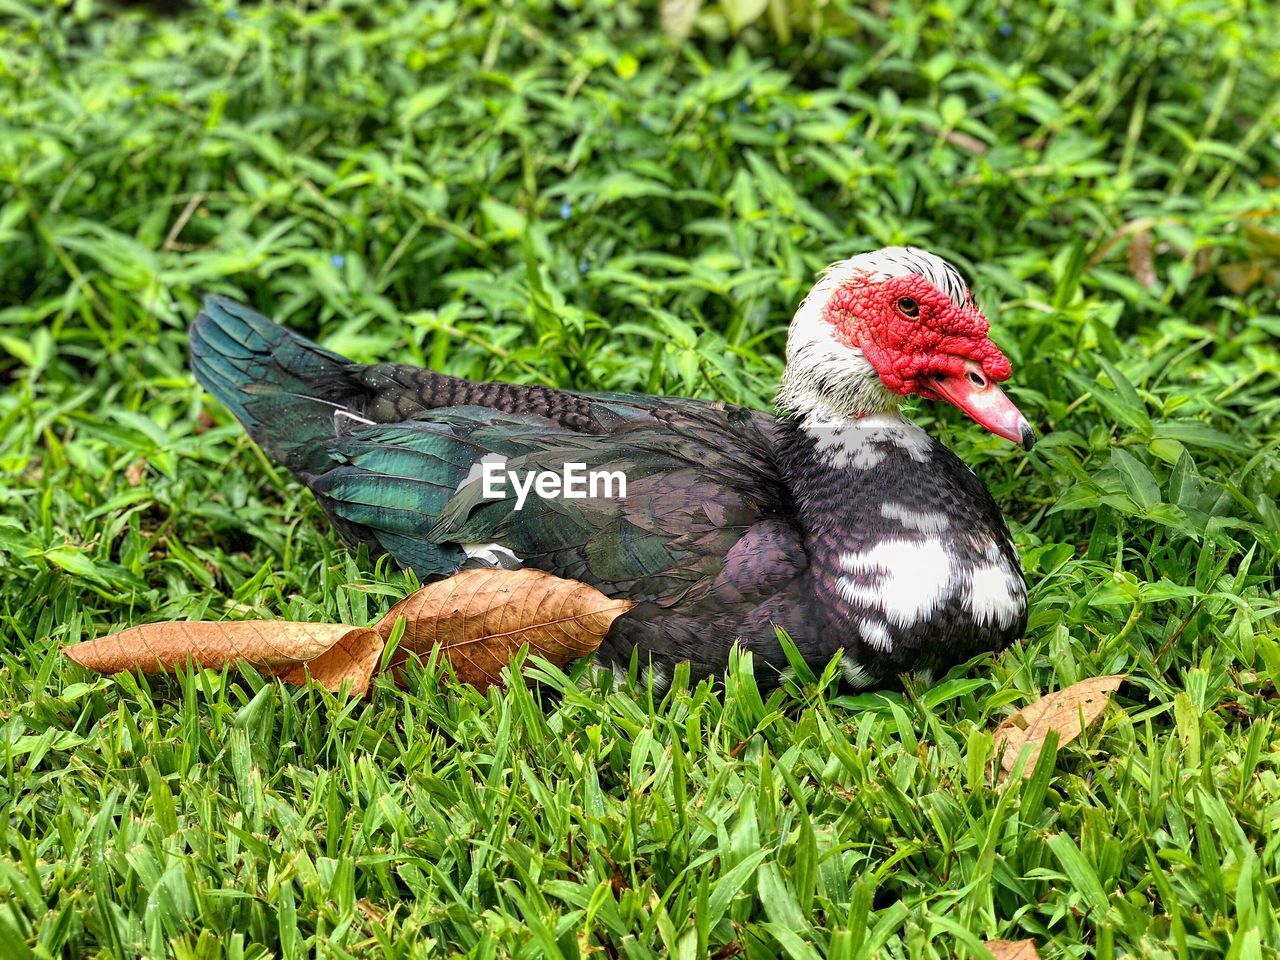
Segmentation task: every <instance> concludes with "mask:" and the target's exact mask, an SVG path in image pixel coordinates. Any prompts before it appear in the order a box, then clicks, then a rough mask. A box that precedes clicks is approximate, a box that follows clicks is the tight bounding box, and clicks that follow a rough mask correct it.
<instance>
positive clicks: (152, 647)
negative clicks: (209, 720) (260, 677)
mask: <svg viewBox="0 0 1280 960" xmlns="http://www.w3.org/2000/svg"><path fill="white" fill-rule="evenodd" d="M370 633H371V634H372V637H371V638H370V637H363V636H357V637H356V639H355V640H349V639H348V637H349V635H362V634H370ZM370 639H372V640H374V641H376V643H377V649H376V651H374V653H373V657H372V662H373V663H375V664H376V663H377V660H378V655H379V654H380V653H381V652H382V647H383V644H384V643H385V641H384V639H383V637H382V636H381V635H380V634H377V633H375V632H372V631H369V630H364V629H361V628H353V627H349V626H347V625H346V624H342V623H295V622H292V621H289V620H224V621H218V622H213V621H208V620H196V621H190V622H187V621H165V622H163V623H144V624H142V625H141V626H138V627H130V628H129V629H128V630H121V631H120V632H119V633H113V634H110V635H109V636H106V637H99V638H98V639H96V640H88V641H85V642H84V643H77V644H73V645H72V646H69V647H63V648H62V652H63V653H65V654H66V655H67V656H68V657H70V658H71V659H72V660H74V661H75V662H76V663H78V664H80V666H82V667H85V668H87V669H89V670H94V671H97V672H98V673H121V672H122V671H125V670H135V669H136V670H141V671H142V672H143V673H164V672H165V671H168V670H173V669H174V668H176V667H181V666H185V665H187V664H188V663H194V664H195V665H196V666H200V667H212V668H214V669H218V668H221V667H223V666H225V665H227V664H230V663H248V664H251V665H252V666H253V667H255V668H256V669H258V670H260V671H261V672H263V673H269V674H273V675H280V676H282V677H284V678H285V679H292V680H294V681H295V682H302V681H301V678H302V677H303V676H304V675H305V672H306V671H305V668H306V667H307V666H308V665H309V664H310V663H313V662H314V663H316V664H317V666H316V668H315V671H313V674H312V675H313V676H315V677H316V680H317V681H319V682H321V683H323V684H324V686H325V687H326V688H327V689H329V690H336V689H338V687H340V686H341V685H342V680H343V679H350V680H351V681H352V688H353V689H354V690H356V691H357V692H360V693H363V692H364V691H365V690H366V689H367V688H368V686H369V677H370V675H371V673H372V670H371V669H370V670H369V671H366V672H364V673H363V675H362V674H361V673H360V671H359V670H358V669H357V670H355V671H354V672H350V673H348V674H345V675H343V676H339V675H338V674H337V671H335V670H334V667H333V664H334V662H335V659H336V658H339V657H341V654H340V653H333V654H332V655H331V651H334V649H335V648H337V649H338V650H346V651H350V652H351V653H353V654H354V653H355V652H356V651H355V649H354V647H353V646H352V644H353V643H356V642H364V643H368V642H369V641H370ZM366 657H367V654H366ZM351 659H352V662H353V663H357V662H361V658H360V657H357V656H353V657H352V658H351Z"/></svg>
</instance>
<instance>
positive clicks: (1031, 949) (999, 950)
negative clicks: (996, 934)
mask: <svg viewBox="0 0 1280 960" xmlns="http://www.w3.org/2000/svg"><path fill="white" fill-rule="evenodd" d="M983 946H984V947H986V948H987V949H988V950H990V951H991V955H992V956H993V957H995V958H996V960H1040V953H1039V951H1037V950H1036V942H1035V941H1034V940H988V941H987V942H986V943H984V944H983Z"/></svg>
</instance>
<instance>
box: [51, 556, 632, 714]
mask: <svg viewBox="0 0 1280 960" xmlns="http://www.w3.org/2000/svg"><path fill="white" fill-rule="evenodd" d="M633 606H634V604H633V603H632V602H631V601H629V600H614V599H610V598H609V597H606V596H605V595H604V594H602V593H601V592H600V591H599V590H596V589H595V588H594V587H591V586H588V585H587V584H585V583H579V582H578V581H576V580H563V579H561V578H559V577H555V576H552V575H551V574H548V573H543V572H542V571H540V570H464V571H462V572H461V573H458V574H456V575H454V576H452V577H449V578H447V579H445V580H440V581H438V582H436V583H432V584H430V585H428V586H426V587H423V588H422V589H421V590H419V591H417V592H416V593H414V594H412V595H410V596H409V597H406V598H405V599H404V600H402V601H400V603H398V604H396V605H395V606H394V607H392V608H391V609H390V610H389V611H388V612H387V614H386V615H385V616H384V617H383V618H382V619H381V620H379V621H378V622H377V623H376V624H374V625H372V626H370V627H351V626H348V625H346V624H341V623H294V622H289V621H277V620H240V621H235V620H230V621H223V622H217V623H214V622H208V621H197V622H174V621H170V622H165V623H148V624H143V625H142V626H138V627H131V628H129V629H128V630H122V631H120V632H119V633H114V634H111V635H109V636H106V637H99V638H98V639H96V640H89V641H86V642H84V643H78V644H74V645H72V646H69V647H64V648H63V653H65V654H66V655H67V656H68V657H70V658H71V659H72V660H74V661H75V662H76V663H78V664H80V665H81V666H83V667H85V668H87V669H89V670H94V671H97V672H99V673H119V672H121V671H124V670H134V669H137V670H141V671H143V672H144V673H159V672H164V671H167V670H172V669H174V668H175V667H179V666H183V665H185V664H188V663H194V664H196V665H197V666H201V667H213V668H219V667H222V666H225V665H227V664H234V663H248V664H251V665H253V666H254V667H255V668H257V669H258V670H261V671H262V672H264V673H269V674H272V675H274V676H278V677H280V678H281V679H282V680H284V681H286V682H288V683H303V682H305V681H306V679H307V678H308V677H310V678H311V679H313V680H315V681H316V682H317V683H320V684H322V685H323V686H324V687H325V688H326V689H328V690H337V689H339V688H341V686H342V685H343V684H344V683H346V682H350V684H351V689H352V691H353V692H354V693H357V694H360V693H364V692H365V691H366V690H367V689H368V687H369V682H370V679H371V678H372V676H373V673H374V671H375V670H376V669H377V668H378V664H379V662H380V660H381V658H382V652H383V649H384V648H385V647H386V643H387V640H388V638H389V637H390V636H391V631H392V630H393V629H394V627H395V625H396V622H397V621H398V620H399V619H400V618H401V617H403V618H404V619H405V621H406V622H405V631H404V636H403V638H402V640H401V644H400V647H399V648H398V650H397V653H396V657H395V658H394V659H393V662H392V664H391V666H392V667H401V666H402V665H403V664H404V662H405V660H407V659H408V657H409V655H410V654H415V653H416V654H422V655H425V654H427V653H428V652H430V650H431V649H433V648H435V647H439V648H440V650H441V653H442V654H443V655H444V656H445V657H446V658H447V659H448V660H449V661H450V663H452V664H453V667H454V671H455V672H456V673H457V675H458V678H459V679H460V680H462V681H463V682H465V683H470V684H473V685H474V686H476V687H478V688H479V689H481V690H483V689H485V688H487V687H488V686H490V685H491V684H494V683H500V682H501V680H502V668H503V667H505V666H506V665H507V664H508V663H509V662H510V661H511V657H512V656H513V655H514V654H515V652H516V651H517V650H519V649H520V647H522V646H523V645H525V644H528V646H529V649H530V650H531V651H532V652H533V653H536V654H538V655H539V656H542V657H545V658H546V659H547V660H550V661H551V662H553V663H555V664H557V665H561V666H563V665H564V664H566V663H568V662H569V661H571V660H575V659H577V658H578V657H583V656H586V655H587V654H589V653H592V652H593V651H594V650H595V649H596V648H597V647H599V646H600V642H601V641H602V640H603V639H604V635H605V634H606V633H608V631H609V627H610V626H612V625H613V621H614V620H616V619H617V618H618V617H620V616H621V615H622V614H624V613H626V612H627V611H628V610H630V609H631V608H632V607H633Z"/></svg>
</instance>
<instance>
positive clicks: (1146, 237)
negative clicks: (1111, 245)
mask: <svg viewBox="0 0 1280 960" xmlns="http://www.w3.org/2000/svg"><path fill="white" fill-rule="evenodd" d="M1129 272H1130V273H1131V274H1133V278H1134V279H1135V280H1137V281H1138V282H1139V283H1140V284H1142V285H1143V286H1144V287H1146V288H1147V289H1148V290H1150V289H1151V288H1152V287H1154V286H1155V285H1156V263H1155V257H1154V256H1153V255H1152V253H1151V231H1150V230H1139V231H1137V232H1135V233H1134V235H1133V236H1132V237H1131V238H1130V240H1129Z"/></svg>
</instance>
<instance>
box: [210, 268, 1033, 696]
mask: <svg viewBox="0 0 1280 960" xmlns="http://www.w3.org/2000/svg"><path fill="white" fill-rule="evenodd" d="M987 331H988V324H987V321H986V319H985V317H984V316H983V315H982V313H981V312H980V311H979V310H978V309H977V307H976V306H975V304H974V302H973V299H972V297H971V295H970V293H969V289H968V287H967V285H966V284H965V282H964V280H963V279H962V278H961V276H960V274H959V273H958V272H957V271H956V269H955V268H954V267H952V266H951V265H950V264H948V263H947V262H946V261H944V260H942V259H941V258H939V257H937V256H935V255H933V254H930V253H928V252H926V251H923V250H920V249H916V248H911V247H890V248H886V249H883V250H879V251H876V252H873V253H865V254H861V255H859V256H855V257H852V258H850V259H848V260H844V261H841V262H838V263H836V264H834V265H832V266H831V267H830V268H828V270H827V271H826V272H825V273H824V274H823V275H822V277H821V278H820V280H819V282H818V283H817V285H816V286H815V287H814V288H813V289H812V291H811V292H810V293H809V294H808V296H807V297H805V299H804V301H803V302H802V303H801V305H800V308H799V310H798V311H797V313H796V314H795V318H794V320H793V321H792V324H791V328H790V333H789V336H788V342H787V362H786V368H785V372H784V375H783V381H782V386H781V390H780V391H779V393H778V397H777V406H778V410H779V415H778V416H772V415H769V414H767V413H763V412H760V411H757V410H753V409H748V408H746V407H738V406H730V405H726V404H723V403H711V402H706V401H700V400H688V399H679V398H671V397H655V396H645V395H640V394H620V393H602V394H592V393H574V392H569V391H564V390H554V389H549V388H547V387H543V386H521V385H515V384H509V383H476V382H472V381H468V380H463V379H459V378H456V377H451V376H446V375H444V374H440V373H435V372H433V371H431V370H424V369H420V368H416V367H412V366H406V365H403V364H395V363H374V364H360V363H353V362H352V361H350V360H348V359H347V358H345V357H343V356H340V355H339V354H336V353H333V352H331V351H329V350H326V349H324V348H323V347H320V346H318V345H316V344H315V343H312V342H311V341H309V340H306V339H304V338H302V337H301V336H298V335H297V334H294V333H291V332H289V331H287V330H285V329H284V328H283V327H280V326H279V325H277V324H275V323H273V322H272V321H270V320H268V319H267V318H266V317H264V316H262V315H261V314H259V313H257V312H255V311H254V310H252V309H250V308H248V307H246V306H243V305H241V304H239V303H236V302H234V301H232V300H229V299H226V298H223V297H219V296H211V297H209V298H208V299H207V300H206V301H205V305H204V310H203V311H202V312H201V313H200V314H199V316H198V317H197V318H196V320H195V322H194V323H193V324H192V326H191V330H190V338H191V362H192V368H193V370H194V372H195V375H196V377H197V379H198V380H199V381H200V383H201V384H203V385H204V386H205V387H206V388H207V389H208V390H209V391H210V392H211V393H213V394H214V395H215V396H216V397H218V399H220V400H221V401H222V402H223V403H224V404H225V405H226V406H227V407H228V408H229V409H230V410H231V411H232V412H233V413H234V414H235V416H236V417H237V418H238V419H239V420H240V422H241V423H242V424H243V425H244V427H245V429H246V430H247V431H248V432H249V435H250V436H251V437H252V438H253V439H254V440H255V441H256V442H257V443H258V444H259V445H260V446H261V447H262V449H263V450H264V451H266V453H267V454H268V455H269V456H271V457H272V458H274V459H275V460H277V461H279V462H280V463H282V464H284V465H285V466H286V467H287V468H288V469H289V470H290V471H291V472H292V473H293V474H294V476H296V477H297V478H298V479H300V480H301V481H302V482H303V483H304V484H306V485H307V486H308V487H309V488H310V489H311V490H312V491H314V493H315V495H316V497H317V498H318V500H319V502H320V504H321V506H322V507H323V508H324V511H325V513H326V514H327V515H328V517H329V518H330V520H331V521H332V523H333V526H334V527H335V528H336V530H337V532H338V534H339V535H340V536H341V537H342V539H343V540H344V541H345V542H346V543H347V544H348V545H350V546H353V547H354V546H356V545H359V544H366V545H368V546H369V547H370V548H371V549H372V550H373V551H374V552H375V553H384V552H385V553H389V554H391V555H392V557H393V558H394V559H395V560H396V561H397V562H399V563H400V564H401V565H402V566H404V567H411V568H413V570H415V571H416V572H417V574H418V575H419V576H420V577H423V578H424V579H425V578H438V577H442V576H447V575H450V574H452V573H453V572H455V571H456V570H458V569H460V568H462V567H464V566H467V565H476V564H487V565H503V566H519V565H526V566H532V567H537V568H539V569H542V570H545V571H548V572H550V573H553V574H556V575H557V576H561V577H566V578H570V579H574V580H580V581H584V582H586V583H589V584H591V585H592V586H594V587H596V588H597V589H599V590H601V591H603V592H604V593H605V594H607V595H609V596H617V597H625V598H628V599H630V600H634V601H637V602H638V605H637V606H636V607H635V608H634V609H633V610H632V611H631V612H630V613H628V614H627V615H625V616H623V617H621V618H619V619H618V620H617V621H616V622H615V623H614V625H613V627H612V629H611V630H610V632H609V634H608V636H607V637H606V639H605V642H604V644H603V645H602V646H601V648H600V651H599V653H598V655H597V657H598V659H599V660H600V662H601V663H602V665H606V666H613V667H615V668H625V667H626V665H627V664H628V663H629V661H630V659H631V657H632V653H633V651H636V652H638V656H639V663H640V665H641V667H642V668H643V669H644V670H645V677H646V678H647V679H649V680H651V681H652V682H653V684H654V685H655V687H657V688H662V687H663V686H665V685H666V684H667V683H668V682H669V680H670V677H671V671H672V669H673V667H674V666H675V664H677V663H678V662H680V661H689V662H690V664H691V669H692V676H693V678H694V679H695V680H697V679H700V678H703V677H706V676H712V675H716V674H720V673H722V672H723V671H724V669H725V667H726V666H727V664H728V661H729V654H730V650H731V648H732V647H733V645H734V644H735V643H736V644H742V645H743V646H745V647H746V648H748V649H750V650H751V651H752V652H753V653H754V658H755V663H756V664H757V672H758V676H759V679H760V680H761V682H762V683H763V684H766V685H768V684H772V683H776V682H777V680H778V677H779V675H780V673H781V671H783V670H784V669H785V668H786V666H787V660H786V657H785V655H784V652H783V650H782V649H781V647H780V644H779V642H778V639H777V635H776V632H775V626H777V627H782V628H785V629H786V630H787V631H788V632H789V634H790V635H791V637H792V638H793V639H794V641H795V643H796V645H797V647H798V649H799V650H800V652H801V653H802V654H803V656H804V657H805V659H806V661H807V662H809V663H810V664H812V665H813V666H814V667H816V668H818V669H821V668H822V667H824V666H825V665H826V663H828V662H829V661H830V659H831V658H832V657H833V656H834V655H835V654H836V653H837V652H840V651H842V660H841V663H842V667H843V674H844V677H845V679H846V680H847V682H848V683H849V684H850V685H851V686H853V687H855V688H858V687H867V686H872V685H876V684H879V683H882V682H884V681H886V680H890V679H892V678H893V677H894V676H895V675H897V674H900V673H906V672H918V673H925V674H936V673H937V672H939V671H945V670H946V669H948V668H950V667H951V666H953V665H955V664H958V663H960V662H963V661H965V660H967V659H969V658H970V657H973V656H975V655H976V654H978V653H980V652H983V651H988V650H998V649H1000V648H1002V647H1003V646H1005V645H1006V644H1008V643H1010V642H1012V641H1014V640H1016V639H1018V638H1019V637H1021V635H1022V632H1023V630H1024V629H1025V626H1026V585H1025V581H1024V580H1023V576H1022V570H1021V565H1020V563H1019V560H1018V556H1017V553H1016V551H1015V548H1014V545H1013V541H1012V539H1011V537H1010V535H1009V531H1008V528H1007V527H1006V525H1005V522H1004V519H1003V518H1002V516H1001V514H1000V510H999V508H998V507H997V506H996V504H995V502H994V501H993V500H992V498H991V495H990V494H989V493H988V492H987V490H986V488H985V487H984V486H983V484H982V483H981V481H979V480H978V478H977V477H976V476H975V475H974V473H973V472H972V471H971V470H970V469H969V468H968V467H967V466H966V465H965V464H964V463H963V462H962V461H960V460H959V459H958V458H957V457H956V456H955V455H954V454H952V453H951V452H950V451H949V450H947V449H946V448H945V447H943V446H942V445H941V444H939V443H938V442H937V441H936V440H934V439H933V438H931V437H930V436H929V435H928V434H926V433H925V432H924V431H923V430H921V429H920V428H919V427H917V426H915V425H914V424H912V423H911V422H909V421H908V420H906V419H905V418H903V417H902V416H901V415H900V413H899V412H898V407H899V403H900V400H901V399H902V397H904V396H906V395H909V394H913V393H914V394H919V395H921V396H923V397H926V398H929V399H935V400H945V401H947V402H949V403H951V404H953V405H955V406H956V407H959V408H960V409H961V410H962V411H964V412H965V413H966V414H968V415H969V416H970V417H972V418H973V419H974V420H976V421H977V422H978V423H980V424H982V425H983V426H984V427H986V428H987V429H988V430H991V431H992V432H993V433H996V434H998V435H1000V436H1002V437H1006V438H1008V439H1010V440H1013V441H1015V442H1018V443H1021V444H1022V445H1023V446H1024V447H1026V448H1028V449H1029V448H1030V446H1031V444H1032V443H1034V440H1035V437H1034V434H1033V432H1032V430H1031V427H1030V425H1029V424H1028V423H1027V420H1026V418H1024V417H1023V416H1022V414H1021V413H1020V412H1019V411H1018V409H1017V407H1015V406H1014V405H1013V403H1012V402H1011V401H1010V400H1009V399H1008V398H1007V397H1006V396H1005V394H1004V393H1003V392H1002V391H1001V390H1000V388H999V387H997V386H996V383H997V382H998V381H1002V380H1005V379H1007V378H1008V376H1009V374H1010V364H1009V361H1008V360H1007V359H1006V358H1005V356H1004V355H1003V354H1002V353H1001V352H1000V350H999V349H998V348H997V347H996V345H995V344H994V343H992V342H991V340H990V339H988V336H987ZM565 464H578V465H581V466H580V467H579V468H578V469H579V470H581V469H585V470H586V471H595V472H608V473H613V474H621V475H622V476H623V477H625V496H623V495H620V494H621V491H620V490H617V489H615V490H608V489H602V488H601V487H597V488H596V489H594V490H592V491H591V494H592V495H589V496H587V497H585V498H576V499H572V498H569V497H565V496H545V495H540V494H543V493H545V491H544V490H541V489H539V490H530V488H529V487H528V485H527V484H528V481H526V482H525V488H524V491H525V496H524V497H520V496H518V489H517V487H518V486H519V484H520V479H519V478H520V477H521V476H525V477H528V476H533V475H535V474H536V473H537V472H549V473H552V474H556V475H563V474H564V472H565V471H564V468H565ZM497 473H502V474H506V475H507V476H509V477H510V478H511V479H512V481H513V482H512V483H507V484H499V483H498V482H497V481H496V480H495V479H494V477H495V476H496V475H497ZM550 488H551V485H548V487H547V489H550ZM565 489H566V490H567V489H568V487H567V486H566V487H565ZM580 492H582V491H580Z"/></svg>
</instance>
